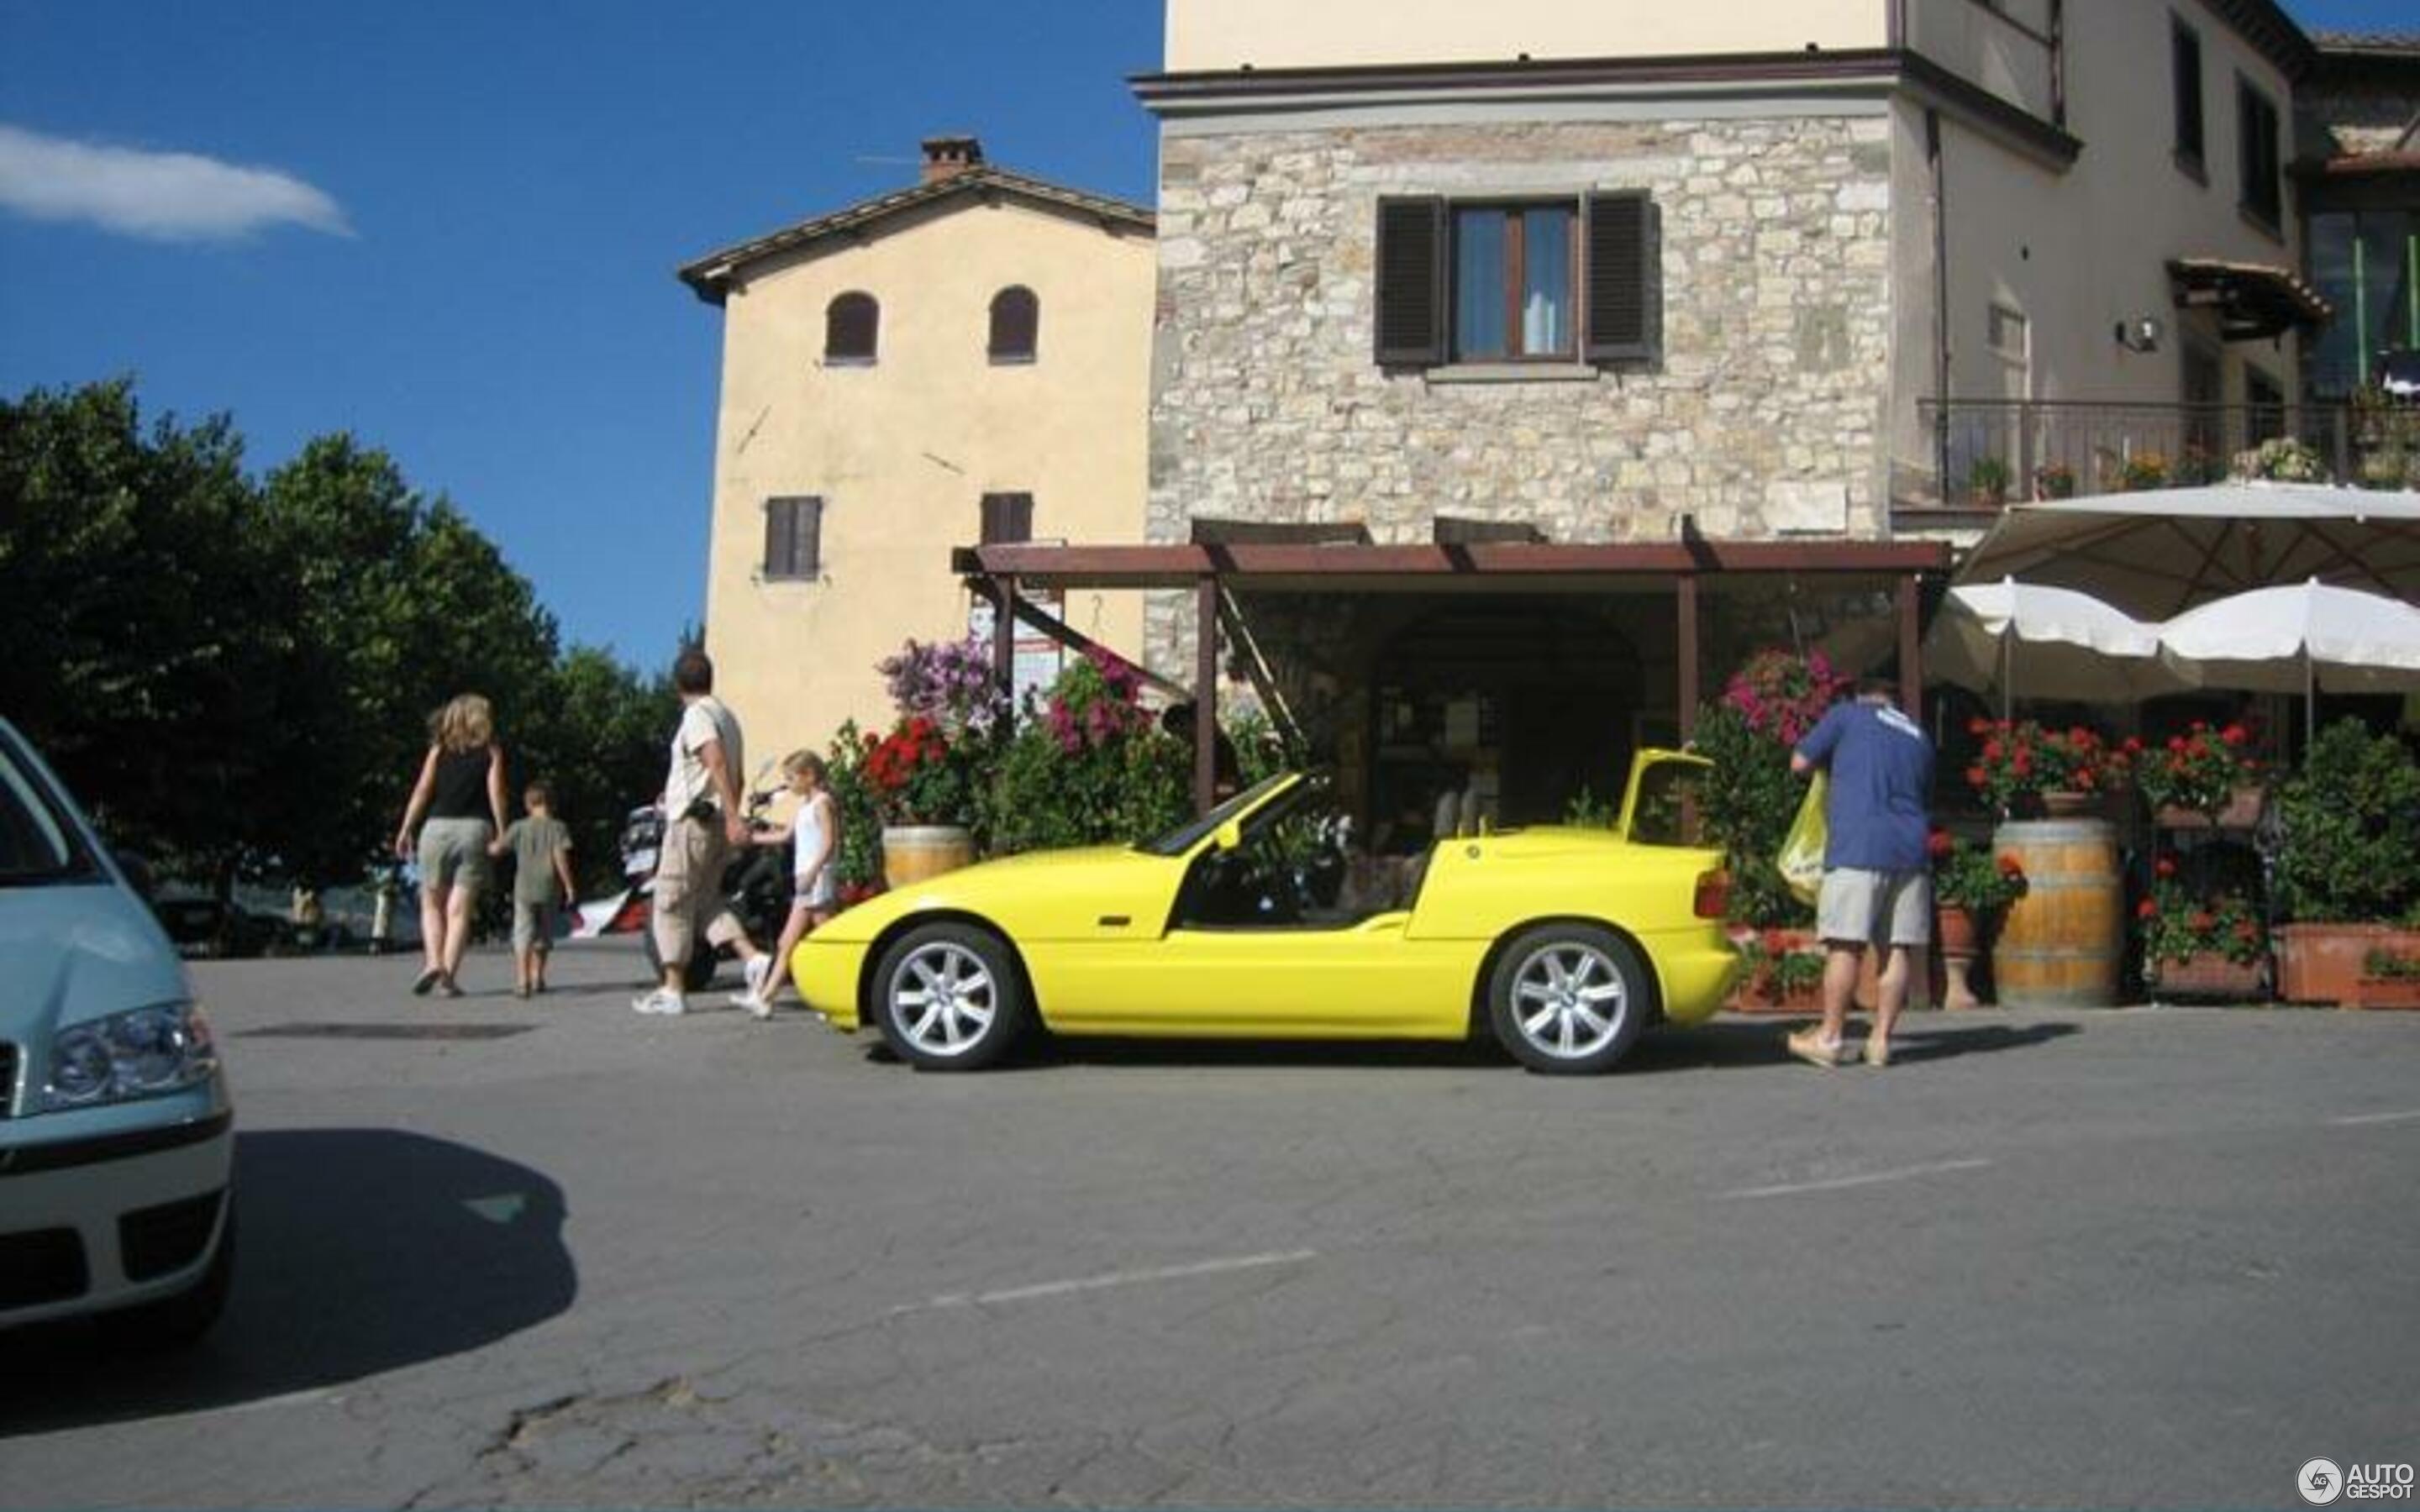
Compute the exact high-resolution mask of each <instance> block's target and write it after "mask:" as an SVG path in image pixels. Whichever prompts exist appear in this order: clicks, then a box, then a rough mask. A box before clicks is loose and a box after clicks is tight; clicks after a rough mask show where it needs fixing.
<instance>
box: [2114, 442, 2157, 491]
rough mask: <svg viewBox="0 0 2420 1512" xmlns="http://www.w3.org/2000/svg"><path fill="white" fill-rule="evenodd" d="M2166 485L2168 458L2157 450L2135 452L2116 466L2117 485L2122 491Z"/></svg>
mask: <svg viewBox="0 0 2420 1512" xmlns="http://www.w3.org/2000/svg"><path fill="white" fill-rule="evenodd" d="M2166 486H2168V459H2167V457H2166V456H2164V455H2162V454H2160V453H2158V452H2136V453H2135V454H2134V455H2132V456H2129V457H2127V458H2126V459H2125V460H2124V461H2123V462H2121V463H2119V464H2118V489H2119V490H2120V491H2123V492H2133V491H2135V490H2139V489H2144V488H2164V487H2166Z"/></svg>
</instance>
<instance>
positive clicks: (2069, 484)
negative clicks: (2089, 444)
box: [2034, 462, 2075, 499]
mask: <svg viewBox="0 0 2420 1512" xmlns="http://www.w3.org/2000/svg"><path fill="white" fill-rule="evenodd" d="M2034 497H2035V498H2036V499H2072V498H2074V497H2075V470H2074V469H2073V468H2071V467H2069V466H2068V465H2067V464H2066V463H2064V462H2045V463H2043V464H2042V465H2041V466H2040V467H2038V468H2036V469H2034Z"/></svg>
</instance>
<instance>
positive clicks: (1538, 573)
mask: <svg viewBox="0 0 2420 1512" xmlns="http://www.w3.org/2000/svg"><path fill="white" fill-rule="evenodd" d="M951 565H952V567H953V568H954V570H955V571H956V572H957V573H958V574H959V575H960V576H962V577H964V578H966V579H969V581H970V585H971V586H972V587H973V588H974V589H975V591H976V592H978V593H981V594H984V595H985V596H986V597H988V598H989V599H990V600H991V601H992V603H993V605H994V606H995V609H996V610H997V612H995V613H994V615H993V616H992V638H993V639H992V647H993V651H992V655H993V657H994V664H995V665H996V666H997V667H998V668H999V670H1000V673H1001V677H1002V679H1003V680H1005V679H1006V678H1007V677H1008V675H1009V672H1010V670H1011V667H1012V664H1013V657H1014V647H1015V637H1016V622H1017V620H1018V619H1019V618H1020V614H1019V604H1020V598H1019V595H1020V594H1021V593H1023V592H1024V591H1025V590H1027V589H1035V590H1041V591H1044V592H1048V593H1054V594H1055V593H1063V592H1065V591H1067V590H1069V589H1130V590H1152V589H1156V590H1171V589H1172V590H1187V589H1189V590H1191V591H1192V593H1193V595H1194V596H1193V602H1194V631H1195V633H1194V667H1193V689H1192V697H1193V699H1194V701H1195V702H1196V704H1197V706H1198V707H1199V709H1200V711H1201V713H1200V717H1197V718H1196V719H1195V720H1194V744H1193V796H1194V802H1195V804H1196V806H1197V807H1198V808H1200V809H1202V810H1207V809H1208V808H1209V807H1210V804H1211V795H1212V791H1213V788H1214V786H1215V784H1216V777H1217V770H1218V767H1217V750H1218V746H1217V738H1218V605H1219V600H1220V594H1222V593H1223V592H1225V591H1226V590H1228V589H1236V590H1242V591H1248V592H1249V591H1263V592H1311V593H1321V594H1376V593H1419V592H1434V591H1438V590H1450V589H1474V588H1478V589H1486V590H1491V591H1500V592H1504V593H1512V594H1519V593H1525V592H1536V593H1547V592H1558V593H1572V592H1586V591H1587V590H1588V589H1589V588H1590V587H1591V586H1605V587H1608V588H1609V587H1612V586H1614V585H1615V584H1617V583H1620V584H1626V585H1636V584H1637V583H1638V582H1640V581H1642V580H1647V581H1669V583H1670V584H1671V587H1672V594H1673V612H1674V614H1675V615H1676V616H1677V626H1676V627H1677V644H1678V646H1679V657H1678V659H1679V686H1678V687H1677V688H1676V689H1675V696H1676V704H1675V707H1676V708H1677V709H1678V711H1679V714H1680V719H1681V733H1682V736H1683V738H1684V739H1685V738H1687V737H1688V736H1689V735H1690V734H1691V733H1693V728H1692V727H1693V725H1694V722H1695V713H1696V709H1697V706H1698V702H1699V698H1700V684H1699V666H1698V661H1699V585H1700V584H1701V582H1702V581H1703V580H1704V579H1707V578H1709V577H1714V576H1719V575H1729V574H1750V575H1764V576H1773V577H1785V576H1792V575H1796V576H1861V577H1869V578H1870V577H1876V576H1886V577H1889V578H1892V579H1895V582H1894V592H1893V603H1894V609H1895V613H1896V617H1897V621H1898V641H1899V666H1900V678H1899V683H1900V702H1901V703H1902V704H1903V705H1904V706H1905V707H1906V708H1907V709H1908V710H1909V711H1910V712H1915V711H1916V709H1917V708H1918V706H1919V704H1920V703H1921V701H1922V696H1923V681H1922V670H1921V666H1920V663H1919V657H1918V653H1917V643H1918V640H1919V638H1920V636H1921V632H1922V625H1921V621H1920V600H1919V594H1918V587H1919V584H1920V582H1921V581H1922V579H1923V578H1924V577H1925V576H1926V575H1927V574H1931V575H1936V576H1942V575H1947V572H1948V570H1949V544H1948V543H1947V542H1946V541H1710V540H1705V539H1703V538H1699V537H1695V536H1692V535H1688V534H1687V533H1686V532H1684V537H1683V539H1681V540H1678V541H1668V542H1628V543H1618V544H1605V545H1563V544H1558V543H1554V542H1542V541H1522V540H1512V541H1437V542H1421V543H1416V544H1412V545H1378V544H1373V543H1371V542H1368V541H1364V540H1355V539H1342V540H1323V541H1303V540H1230V541H1216V542H1212V541H1192V542H1183V543H1175V544H1171V545H1165V546H1079V545H1048V546H1046V545H1038V544H1033V543H1016V544H1007V545H991V546H974V547H961V548H957V550H956V551H954V553H953V554H952V559H951Z"/></svg>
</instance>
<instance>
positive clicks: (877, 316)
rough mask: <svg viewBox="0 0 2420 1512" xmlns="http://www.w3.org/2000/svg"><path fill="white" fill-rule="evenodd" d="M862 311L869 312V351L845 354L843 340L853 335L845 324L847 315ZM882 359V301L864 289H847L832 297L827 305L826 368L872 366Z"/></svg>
mask: <svg viewBox="0 0 2420 1512" xmlns="http://www.w3.org/2000/svg"><path fill="white" fill-rule="evenodd" d="M860 309H862V310H863V311H864V312H865V317H864V324H865V349H864V350H863V351H861V352H859V351H844V350H842V349H841V338H842V337H843V335H844V334H849V333H853V332H851V331H850V329H849V328H847V327H845V326H844V325H843V323H842V322H843V320H844V318H845V316H846V315H847V314H851V313H854V312H856V311H858V310H860ZM881 357H882V301H880V300H877V299H876V298H875V297H874V296H873V295H871V294H869V293H867V292H866V291H865V290H863V289H856V288H853V289H847V290H845V291H843V292H842V293H839V294H835V295H833V296H832V297H831V302H830V303H829V304H826V305H825V306H824V365H825V366H826V367H872V366H874V365H875V364H876V363H878V362H880V361H881Z"/></svg>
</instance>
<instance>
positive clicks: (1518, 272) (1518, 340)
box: [1445, 194, 1587, 367]
mask: <svg viewBox="0 0 2420 1512" xmlns="http://www.w3.org/2000/svg"><path fill="white" fill-rule="evenodd" d="M1532 212H1545V213H1549V214H1551V213H1557V212H1559V213H1560V214H1562V215H1563V216H1564V217H1565V218H1566V219H1565V222H1564V226H1563V268H1564V278H1563V289H1562V301H1563V309H1564V312H1565V318H1564V320H1563V330H1564V337H1563V345H1562V346H1561V347H1559V348H1557V349H1555V350H1552V351H1543V352H1531V351H1524V350H1522V349H1521V347H1522V345H1523V336H1524V334H1525V332H1524V327H1525V325H1526V322H1525V320H1524V319H1523V315H1522V296H1523V291H1524V288H1525V286H1526V285H1527V282H1528V254H1529V247H1528V230H1527V226H1528V216H1529V214H1530V213H1532ZM1491 214H1492V215H1500V216H1502V217H1503V224H1504V285H1503V287H1502V288H1501V289H1499V290H1498V291H1497V292H1498V294H1499V296H1500V301H1499V302H1500V310H1501V314H1502V316H1503V318H1504V339H1505V347H1506V349H1505V350H1504V351H1501V352H1489V353H1481V354H1477V355H1473V354H1471V353H1470V352H1468V351H1466V349H1465V347H1464V345H1463V339H1464V338H1463V334H1462V329H1461V328H1462V321H1461V312H1462V287H1463V285H1462V273H1463V269H1462V255H1461V248H1462V223H1463V217H1464V216H1466V215H1491ZM1586 224H1587V219H1586V215H1585V211H1584V207H1583V205H1582V202H1581V197H1580V196H1579V195H1577V194H1575V195H1573V196H1571V197H1570V198H1568V199H1556V198H1545V197H1537V198H1532V197H1528V196H1512V197H1496V196H1489V197H1485V198H1474V199H1449V200H1448V201H1447V202H1446V280H1445V284H1446V292H1445V304H1446V331H1445V350H1446V363H1447V364H1448V365H1450V366H1462V367H1470V366H1476V365H1480V364H1482V363H1532V364H1535V363H1554V364H1557V365H1559V366H1564V367H1569V366H1571V365H1572V364H1574V363H1577V362H1579V361H1580V353H1581V351H1582V350H1583V349H1584V347H1585V346H1586V343H1585V342H1584V341H1583V339H1582V337H1581V333H1580V317H1581V310H1580V306H1581V303H1582V301H1583V298H1584V295H1585V291H1586V287H1587V285H1586V280H1585V276H1584V271H1583V264H1582V261H1581V255H1580V254H1581V250H1582V244H1583V241H1584V237H1583V235H1582V233H1583V229H1584V228H1585V226H1586Z"/></svg>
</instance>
